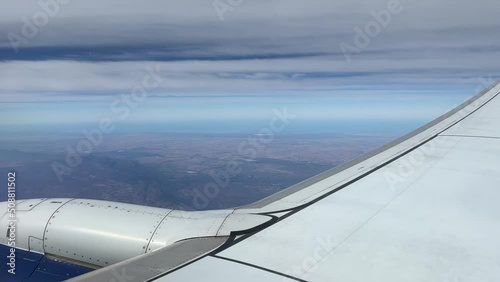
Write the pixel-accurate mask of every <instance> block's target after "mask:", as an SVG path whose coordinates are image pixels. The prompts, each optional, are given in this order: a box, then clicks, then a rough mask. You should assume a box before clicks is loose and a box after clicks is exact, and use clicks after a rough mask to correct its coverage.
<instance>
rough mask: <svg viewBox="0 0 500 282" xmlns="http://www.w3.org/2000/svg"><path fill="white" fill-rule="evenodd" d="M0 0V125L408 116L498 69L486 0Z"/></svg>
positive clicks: (493, 10)
mask: <svg viewBox="0 0 500 282" xmlns="http://www.w3.org/2000/svg"><path fill="white" fill-rule="evenodd" d="M0 1H1V2H0V3H2V7H7V8H5V9H2V10H1V11H0V127H2V129H6V128H7V129H14V128H23V127H27V126H35V127H36V126H41V125H47V124H51V125H55V126H62V125H74V124H80V123H96V122H98V121H99V120H100V119H102V118H103V117H107V116H109V117H110V118H112V119H116V120H119V121H120V122H129V123H141V122H143V123H151V124H156V123H158V124H161V123H162V122H163V123H166V122H170V123H181V122H193V123H196V122H198V123H200V122H209V121H214V122H215V121H219V122H220V121H265V120H266V119H269V118H270V116H271V115H272V112H273V109H282V108H284V107H286V108H287V109H288V110H289V111H290V112H293V113H294V114H295V115H297V117H298V119H299V120H301V121H303V122H304V124H307V121H310V122H311V123H315V124H323V123H326V122H342V121H350V122H354V121H356V122H358V123H359V122H362V121H371V122H373V121H388V120H392V121H395V120H397V121H401V120H404V121H408V122H417V123H419V122H423V121H430V120H431V119H432V118H435V117H437V116H439V115H441V114H443V113H445V112H446V111H448V110H450V109H451V108H453V107H455V106H457V105H458V104H460V103H461V102H463V101H464V100H465V99H466V98H467V97H470V96H472V95H473V94H475V93H477V92H478V91H479V90H480V89H482V88H485V87H487V86H488V85H489V84H492V83H493V82H494V80H496V79H498V78H499V77H500V76H499V74H500V67H499V66H498V61H499V59H500V37H499V36H498V31H499V30H500V18H499V17H498V15H497V11H498V9H499V8H500V3H499V2H498V1H493V0H482V1H480V2H474V1H465V0H458V1H457V0H453V1H452V0H442V1H431V0H420V1H412V0H401V1H397V0H390V1H386V0H374V1H360V0H308V1H304V0H252V1H250V0H232V1H227V0H215V1H213V0H183V1H170V0H161V1H157V0H146V1H126V2H124V1H118V0H109V1H96V0H87V1H75V0H72V1H71V0H58V1H56V0H42V1H40V2H38V1H7V0H0ZM346 46H347V47H346ZM145 81H146V82H145ZM145 83H146V84H147V85H148V87H146V86H145V85H146V84H145ZM141 87H142V88H141ZM141 91H142V92H141ZM138 93H141V96H140V97H141V98H140V99H136V98H134V97H137V96H133V97H132V98H133V99H136V100H133V101H132V102H130V101H129V102H128V103H127V102H126V99H130V97H131V95H138ZM142 94H144V95H142ZM138 100H140V101H138ZM124 105H126V107H128V108H129V112H130V113H129V114H127V115H126V118H122V115H120V113H119V111H117V110H116V109H117V107H119V106H124ZM113 109H114V110H113ZM318 122H323V123H318ZM412 124H413V123H412ZM304 126H305V127H306V125H304Z"/></svg>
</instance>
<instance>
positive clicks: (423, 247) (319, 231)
mask: <svg viewBox="0 0 500 282" xmlns="http://www.w3.org/2000/svg"><path fill="white" fill-rule="evenodd" d="M499 94H500V83H499V82H497V83H496V84H495V85H493V86H491V87H490V88H488V89H486V90H485V91H483V92H482V93H480V94H478V95H476V96H475V97H473V98H472V99H471V100H469V101H467V102H466V103H464V104H463V105H461V106H459V107H458V108H456V109H454V110H453V111H451V112H450V113H448V114H446V115H444V116H443V117H440V118H438V119H437V120H435V121H433V122H431V123H430V124H428V125H426V126H424V127H422V128H420V129H418V130H416V131H415V132H413V133H410V134H409V135H407V136H404V137H402V138H400V139H398V140H396V141H394V142H392V143H391V144H388V145H387V146H385V147H383V148H380V149H379V150H377V151H375V152H373V153H371V154H369V155H367V156H364V157H362V158H360V159H358V160H355V161H353V162H351V163H348V164H345V165H343V166H341V167H338V168H335V169H333V170H330V171H327V172H325V173H323V174H320V175H318V176H316V177H313V178H311V179H308V180H306V181H304V182H302V183H299V184H297V185H295V186H292V187H290V188H288V189H286V190H284V191H282V192H280V193H278V194H275V195H273V196H271V197H268V198H266V199H264V200H261V201H259V202H257V203H254V204H251V205H248V206H245V207H241V208H239V209H235V210H233V211H232V212H231V214H233V215H238V214H239V215H242V217H241V218H240V220H239V221H238V220H236V221H234V222H233V223H232V226H234V223H235V222H239V224H240V225H241V226H246V225H245V224H242V223H243V222H244V221H245V216H243V215H253V216H259V217H262V218H264V217H265V218H269V220H267V221H266V220H260V221H258V222H259V224H251V225H250V226H253V227H251V228H248V229H245V230H239V231H237V232H234V231H231V232H225V233H224V232H223V233H219V232H217V233H216V234H215V235H213V236H205V237H197V238H192V239H188V240H182V241H179V242H176V243H175V244H173V245H171V246H168V247H165V248H162V249H159V250H157V251H154V252H151V253H147V254H144V255H141V256H138V257H135V258H132V259H129V260H126V261H123V262H120V263H117V264H114V265H111V266H107V267H104V268H101V269H99V270H96V271H93V272H90V273H88V274H85V275H82V276H80V277H77V278H74V279H72V280H70V281H155V282H164V281H173V282H177V281H204V282H212V281H213V282H220V281H235V280H236V281H240V282H247V281H252V282H253V281H314V282H327V281H344V282H345V281H360V282H361V281H362V282H366V281H384V282H386V281H387V282H389V281H397V282H401V281H419V282H420V281H436V282H437V281H439V282H446V281H447V282H462V281H475V282H477V281H500V220H499V219H500V204H499V203H500V98H498V95H499ZM242 221H243V222H242ZM256 222H257V221H256ZM221 228H223V229H224V227H221ZM236 229H237V228H236ZM236 229H235V228H233V227H228V230H236ZM218 234H221V235H220V236H219V235H218ZM222 235H223V236H222Z"/></svg>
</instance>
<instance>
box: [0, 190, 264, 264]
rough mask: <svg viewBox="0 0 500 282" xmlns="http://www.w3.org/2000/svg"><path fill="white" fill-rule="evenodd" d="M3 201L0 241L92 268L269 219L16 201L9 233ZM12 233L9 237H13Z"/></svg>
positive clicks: (109, 205)
mask: <svg viewBox="0 0 500 282" xmlns="http://www.w3.org/2000/svg"><path fill="white" fill-rule="evenodd" d="M7 210H8V207H7V203H6V202H2V203H0V211H5V212H4V213H1V214H0V215H1V218H0V234H4V235H2V236H0V243H1V244H3V245H9V241H8V238H9V236H11V237H12V236H15V247H16V248H18V249H23V250H27V251H31V252H36V253H40V254H48V255H53V256H57V257H61V258H66V259H68V260H72V261H78V262H82V263H86V264H91V265H95V266H107V265H110V264H114V263H117V262H120V261H123V260H126V259H129V258H132V257H136V256H138V255H141V254H144V253H147V252H152V251H154V250H157V249H159V248H162V247H165V246H168V245H171V244H173V243H175V242H177V241H180V240H184V239H189V238H197V237H210V236H227V235H230V233H231V232H234V231H239V230H247V229H251V228H254V227H256V226H259V225H261V224H264V223H266V222H267V221H269V220H270V218H269V217H267V216H261V215H251V214H239V213H237V212H235V210H217V211H192V212H190V211H179V210H171V209H162V208H154V207H146V206H139V205H131V204H123V203H116V202H107V201H99V200H83V199H33V200H19V201H18V202H17V203H16V213H15V219H16V220H17V222H15V229H14V230H12V229H9V226H8V225H9V217H10V214H9V213H8V212H7ZM12 232H13V233H14V234H13V235H12V234H11V233H12Z"/></svg>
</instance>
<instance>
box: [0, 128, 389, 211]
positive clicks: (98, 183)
mask: <svg viewBox="0 0 500 282" xmlns="http://www.w3.org/2000/svg"><path fill="white" fill-rule="evenodd" d="M258 138H259V136H255V135H248V134H194V133H193V134H188V133H185V134H180V133H176V134H174V133H154V134H144V133H141V134H125V133H124V134H113V135H109V136H106V137H105V138H104V139H103V142H102V144H100V145H99V146H96V147H95V148H94V150H93V152H92V153H91V154H88V155H85V156H82V162H81V164H79V165H78V166H76V167H74V168H72V170H71V172H70V173H67V174H64V175H63V176H62V181H60V180H59V179H58V177H57V175H56V173H55V171H54V169H53V164H54V163H56V162H57V163H60V164H63V165H66V160H65V159H66V157H67V153H66V152H65V150H66V148H68V147H75V146H76V145H77V144H78V143H79V142H80V141H81V140H82V139H84V137H83V136H82V135H80V134H69V133H68V134H57V135H54V134H46V135H44V134H41V133H38V134H29V135H28V134H25V135H22V136H21V135H19V136H13V135H10V136H8V137H7V136H4V137H2V138H1V139H0V156H1V158H0V172H1V173H2V175H6V172H7V171H8V170H9V171H10V170H14V171H16V172H17V179H18V180H17V181H18V190H17V197H18V199H22V198H44V197H71V198H73V197H78V198H92V199H102V200H111V201H120V202H126V203H134V204H143V205H150V206H157V207H169V208H182V209H217V208H227V207H234V206H239V205H243V204H247V203H251V202H254V201H255V200H258V199H261V198H263V197H265V196H268V195H271V194H273V193H275V192H277V191H279V190H281V189H284V188H286V187H288V186H290V185H293V184H295V183H298V182H300V181H302V180H305V179H307V178H309V177H311V176H314V175H315V174H318V173H320V172H322V171H325V170H327V169H329V168H332V167H335V166H336V165H339V164H341V163H343V162H346V161H348V160H351V159H353V158H356V157H358V156H360V155H362V154H364V153H367V152H369V151H371V150H373V149H375V148H377V147H379V146H381V145H383V144H386V143H388V142H389V141H390V140H392V139H393V138H394V136H388V134H386V135H380V136H375V135H371V136H367V135H340V134H330V135H328V134H299V133H296V134H283V135H278V136H275V137H274V138H273V140H272V141H270V142H267V141H266V143H263V142H259V141H258V140H260V139H258ZM252 140H253V141H252ZM207 186H208V187H209V188H206V187H207ZM207 189H208V190H207ZM1 197H2V198H1V200H5V199H6V195H5V193H1Z"/></svg>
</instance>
